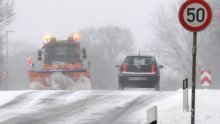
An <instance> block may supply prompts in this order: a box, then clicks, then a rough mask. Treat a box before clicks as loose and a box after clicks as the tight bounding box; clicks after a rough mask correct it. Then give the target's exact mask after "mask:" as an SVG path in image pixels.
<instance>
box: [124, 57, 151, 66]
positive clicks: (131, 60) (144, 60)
mask: <svg viewBox="0 0 220 124" xmlns="http://www.w3.org/2000/svg"><path fill="white" fill-rule="evenodd" d="M125 63H126V64H132V65H150V64H152V63H153V58H152V57H127V58H126V60H125Z"/></svg>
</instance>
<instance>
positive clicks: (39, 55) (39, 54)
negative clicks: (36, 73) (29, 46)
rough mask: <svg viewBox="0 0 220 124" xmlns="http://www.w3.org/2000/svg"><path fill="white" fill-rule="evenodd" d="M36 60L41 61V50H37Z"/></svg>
mask: <svg viewBox="0 0 220 124" xmlns="http://www.w3.org/2000/svg"><path fill="white" fill-rule="evenodd" d="M38 61H42V50H38Z"/></svg>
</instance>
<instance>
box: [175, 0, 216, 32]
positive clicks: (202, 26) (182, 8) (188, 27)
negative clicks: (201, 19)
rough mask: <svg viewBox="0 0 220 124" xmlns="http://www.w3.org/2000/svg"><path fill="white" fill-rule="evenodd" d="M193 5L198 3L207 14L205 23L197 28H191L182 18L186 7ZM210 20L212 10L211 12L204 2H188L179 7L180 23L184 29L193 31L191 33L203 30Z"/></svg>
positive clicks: (194, 0) (196, 0) (199, 0)
mask: <svg viewBox="0 0 220 124" xmlns="http://www.w3.org/2000/svg"><path fill="white" fill-rule="evenodd" d="M193 3H199V4H201V5H203V6H204V7H205V8H206V10H207V13H208V17H207V20H206V22H205V23H204V24H203V25H201V26H199V27H192V26H190V25H188V24H187V23H186V22H185V20H184V17H183V16H184V10H185V9H186V7H187V6H189V5H190V4H193ZM211 19H212V10H211V8H210V6H209V4H208V3H207V2H205V1H204V0H188V1H186V2H185V3H184V4H183V5H182V6H181V8H180V11H179V20H180V23H181V24H182V25H183V27H184V28H186V29H187V30H190V31H193V32H198V31H202V30H204V29H205V28H206V27H207V26H208V25H209V24H210V22H211Z"/></svg>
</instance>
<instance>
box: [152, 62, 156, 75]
mask: <svg viewBox="0 0 220 124" xmlns="http://www.w3.org/2000/svg"><path fill="white" fill-rule="evenodd" d="M151 72H152V73H155V72H156V68H155V64H152V65H151Z"/></svg>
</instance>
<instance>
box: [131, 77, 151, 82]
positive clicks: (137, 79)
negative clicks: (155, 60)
mask: <svg viewBox="0 0 220 124" xmlns="http://www.w3.org/2000/svg"><path fill="white" fill-rule="evenodd" d="M128 80H132V81H139V80H147V78H146V77H129V78H128Z"/></svg>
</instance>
